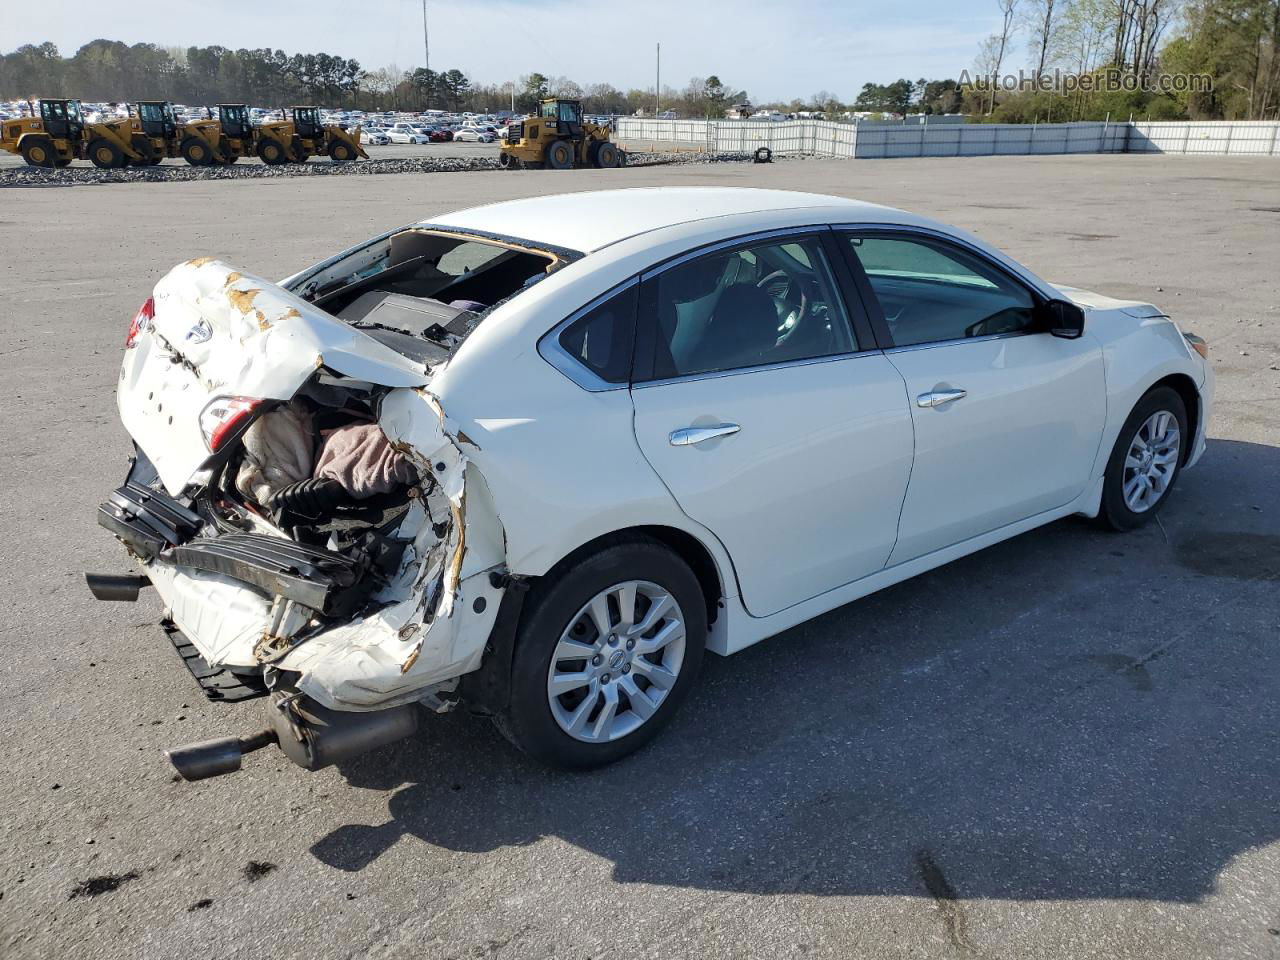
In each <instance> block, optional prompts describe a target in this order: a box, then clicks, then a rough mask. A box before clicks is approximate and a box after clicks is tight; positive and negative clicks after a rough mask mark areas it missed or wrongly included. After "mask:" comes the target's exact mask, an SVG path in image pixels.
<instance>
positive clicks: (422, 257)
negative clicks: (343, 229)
mask: <svg viewBox="0 0 1280 960" xmlns="http://www.w3.org/2000/svg"><path fill="white" fill-rule="evenodd" d="M562 265H563V261H562V260H561V259H560V258H559V257H558V256H557V255H556V254H554V253H551V252H549V251H543V250H534V249H531V248H528V247H525V246H522V245H519V244H517V243H516V242H514V241H510V242H507V241H502V240H497V239H494V240H489V239H485V238H475V237H471V236H461V235H458V234H450V233H445V232H441V231H432V230H424V229H408V230H402V231H400V232H398V233H395V234H393V235H391V236H390V237H386V238H383V239H381V240H379V241H376V242H374V243H373V244H370V245H369V246H366V247H362V248H361V249H359V250H357V251H355V252H354V253H351V254H349V255H347V256H346V257H343V258H342V259H341V260H339V261H337V262H336V263H334V264H331V265H330V266H328V267H326V268H324V269H323V270H320V271H318V272H317V273H316V274H315V275H314V276H311V277H308V278H306V279H305V280H303V281H302V283H301V284H300V285H298V286H295V288H294V292H295V293H297V294H298V295H299V296H301V297H302V298H303V299H304V300H310V301H311V302H312V303H314V304H315V305H316V306H318V307H321V308H322V309H324V310H325V311H327V312H328V313H331V314H333V315H334V316H336V317H338V318H339V319H342V320H346V321H347V322H349V323H352V324H353V325H355V326H371V325H372V326H381V327H390V328H394V329H396V330H402V331H404V332H406V333H410V334H413V335H416V336H428V337H432V338H438V337H439V333H440V329H443V330H445V331H447V332H448V333H450V334H455V335H458V336H465V334H466V333H469V332H470V331H471V330H472V329H474V327H475V325H476V324H477V323H478V322H479V319H480V318H481V316H483V314H484V313H485V312H487V311H488V310H490V309H492V308H493V307H495V306H497V305H498V304H499V303H503V302H505V301H507V300H509V299H511V298H512V297H514V296H516V295H517V294H519V293H521V292H522V291H523V290H525V289H527V288H529V287H531V286H532V285H533V284H535V283H537V282H538V281H539V280H541V279H543V278H544V277H546V276H547V275H548V274H549V273H551V272H553V271H554V270H555V269H556V268H558V267H559V266H562Z"/></svg>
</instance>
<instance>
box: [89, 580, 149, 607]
mask: <svg viewBox="0 0 1280 960" xmlns="http://www.w3.org/2000/svg"><path fill="white" fill-rule="evenodd" d="M84 582H85V583H87V584H88V585H89V589H90V591H92V593H93V595H94V596H95V597H97V598H98V599H99V600H119V601H123V602H125V603H133V602H134V601H135V600H137V599H138V591H139V590H141V589H142V588H143V587H148V586H150V585H151V581H150V580H148V579H147V578H146V577H140V576H138V575H137V574H136V573H123V574H116V573H86V574H85V575H84Z"/></svg>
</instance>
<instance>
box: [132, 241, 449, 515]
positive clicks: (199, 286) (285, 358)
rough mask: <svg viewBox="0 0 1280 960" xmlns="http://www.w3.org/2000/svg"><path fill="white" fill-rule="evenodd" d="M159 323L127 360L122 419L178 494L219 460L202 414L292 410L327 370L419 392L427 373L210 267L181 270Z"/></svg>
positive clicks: (279, 295)
mask: <svg viewBox="0 0 1280 960" xmlns="http://www.w3.org/2000/svg"><path fill="white" fill-rule="evenodd" d="M153 298H154V301H155V316H154V318H153V319H152V320H151V321H150V323H149V324H147V325H146V328H145V329H142V330H141V331H140V332H139V334H138V336H137V339H136V340H135V342H134V345H133V346H132V347H130V348H129V349H127V350H126V351H125V357H124V363H123V365H122V367H121V370H120V382H119V387H118V389H117V392H116V404H117V406H118V408H119V411H120V419H121V421H122V422H123V423H124V425H125V428H126V429H127V430H128V431H129V433H130V435H131V436H132V437H133V439H134V441H135V442H136V443H137V444H138V446H140V447H141V448H142V449H143V451H144V452H145V453H146V454H147V456H148V457H149V458H150V460H151V462H152V463H153V464H154V465H155V467H156V471H157V473H158V474H159V476H160V480H161V482H162V483H163V484H164V486H165V489H166V490H168V491H169V492H170V493H171V494H173V495H175V496H176V495H177V494H179V493H180V492H181V491H182V490H183V488H184V487H186V486H187V484H188V483H189V482H190V480H191V477H192V475H193V474H195V473H196V472H197V471H199V470H200V468H201V467H202V466H203V465H204V464H205V462H206V461H207V460H208V459H209V457H210V455H211V453H210V450H209V447H208V445H207V444H206V442H205V437H204V434H203V432H202V431H201V428H200V414H201V411H203V410H204V409H205V407H206V406H207V405H208V404H209V403H210V401H212V400H214V399H217V398H219V397H250V398H258V399H265V400H280V401H286V400H289V399H290V398H291V397H293V395H294V394H295V393H297V391H298V390H299V389H300V388H301V387H302V386H303V385H304V384H305V383H306V382H307V380H309V379H310V378H311V377H312V376H313V375H314V374H315V372H316V370H317V369H318V368H320V367H325V368H328V369H329V370H332V371H333V372H335V373H338V374H341V375H342V376H345V377H350V378H352V379H355V380H362V381H367V382H369V383H375V384H379V385H382V386H387V387H418V386H425V385H426V384H427V383H428V382H429V381H430V375H429V373H428V371H427V368H426V367H425V366H424V365H422V364H420V363H417V362H415V361H413V360H410V359H408V358H407V357H405V356H402V355H401V354H399V353H397V352H396V351H394V350H392V349H391V348H390V347H387V346H384V345H383V344H381V343H378V342H377V341H376V340H374V339H372V338H371V337H368V336H366V335H365V334H363V333H361V332H360V331H359V330H357V329H355V328H354V327H351V326H348V325H347V324H345V323H343V322H342V321H341V320H338V319H337V318H336V317H334V316H332V315H330V314H328V313H326V312H325V311H323V310H321V309H319V308H317V307H315V306H313V305H312V304H310V303H308V302H307V301H305V300H302V299H301V298H299V297H296V296H294V295H293V294H291V293H289V292H288V291H287V290H284V289H282V288H281V287H279V286H277V285H275V284H273V283H269V282H268V281H266V280H263V279H261V278H259V277H255V276H253V275H251V274H247V273H242V272H240V271H237V270H235V269H233V268H232V267H230V266H228V265H227V264H225V263H222V262H220V261H218V260H214V259H212V258H210V257H202V258H199V259H196V260H190V261H188V262H186V263H183V264H179V265H178V266H176V267H174V268H173V269H172V270H171V271H170V272H169V273H168V274H167V275H166V276H165V277H164V278H163V279H162V280H161V281H160V282H159V283H158V284H156V287H155V291H154V294H153Z"/></svg>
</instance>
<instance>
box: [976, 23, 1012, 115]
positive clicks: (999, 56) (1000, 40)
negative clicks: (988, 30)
mask: <svg viewBox="0 0 1280 960" xmlns="http://www.w3.org/2000/svg"><path fill="white" fill-rule="evenodd" d="M996 6H997V7H999V8H1000V17H1001V24H1000V32H999V33H995V34H992V35H991V37H989V38H988V41H984V43H985V42H989V41H990V40H995V41H996V43H995V50H994V53H995V63H994V64H993V66H992V74H993V75H994V76H993V78H992V84H991V94H990V99H989V100H988V101H987V114H988V115H990V114H991V112H992V111H993V110H995V108H996V87H997V86H998V85H999V82H1000V68H1001V66H1003V65H1004V57H1005V54H1006V53H1008V52H1009V49H1010V46H1011V41H1012V39H1013V28H1014V15H1015V14H1016V13H1017V10H1018V0H996Z"/></svg>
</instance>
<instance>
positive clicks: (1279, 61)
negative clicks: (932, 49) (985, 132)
mask: <svg viewBox="0 0 1280 960" xmlns="http://www.w3.org/2000/svg"><path fill="white" fill-rule="evenodd" d="M996 4H997V9H998V12H999V14H1000V29H999V31H998V32H996V33H993V34H991V35H990V36H988V37H987V38H985V39H984V40H983V41H982V43H981V44H980V47H979V50H978V56H977V58H976V62H975V73H976V74H978V75H985V76H990V75H993V74H994V75H1005V74H1008V73H1009V72H1010V71H1009V69H1008V68H1009V66H1010V65H1011V64H1016V65H1017V66H1018V67H1020V68H1026V70H1027V72H1028V73H1030V75H1031V76H1032V77H1035V76H1045V75H1047V74H1048V73H1050V72H1052V71H1054V70H1060V71H1064V72H1067V73H1070V74H1073V75H1075V76H1092V77H1110V78H1115V79H1125V78H1132V81H1136V82H1132V83H1131V84H1130V88H1127V89H1114V87H1116V86H1122V85H1121V84H1118V83H1112V84H1111V85H1110V87H1111V88H1108V89H1103V90H1094V91H1091V92H1084V91H1080V90H1077V91H1075V92H1074V93H1072V94H1070V95H1068V96H1063V94H1062V92H1061V91H1057V90H1055V91H1044V90H1034V89H1018V90H1013V91H1000V90H996V89H994V88H989V89H985V90H983V91H982V92H983V93H984V94H985V96H972V95H971V94H972V93H974V92H976V91H972V90H967V91H963V98H964V103H965V107H964V109H966V110H968V111H969V112H980V113H981V114H983V115H984V116H985V117H986V118H988V119H992V120H996V121H1004V122H1033V121H1034V120H1036V119H1041V120H1044V119H1053V120H1101V119H1103V117H1104V115H1108V114H1109V115H1110V116H1111V117H1112V118H1113V119H1128V115H1130V114H1133V115H1134V116H1135V117H1148V116H1149V117H1150V118H1151V119H1155V120H1162V119H1192V120H1200V119H1206V120H1267V119H1280V0H996ZM1020 42H1021V43H1022V44H1024V49H1023V51H1022V55H1021V57H1020V58H1017V59H1015V57H1014V51H1015V50H1016V49H1017V46H1018V44H1019V43H1020ZM1179 77H1182V78H1186V77H1198V78H1205V80H1207V82H1206V83H1202V84H1199V85H1193V87H1192V88H1190V89H1185V90H1169V89H1167V88H1168V86H1169V85H1170V81H1173V80H1176V79H1177V78H1179Z"/></svg>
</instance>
